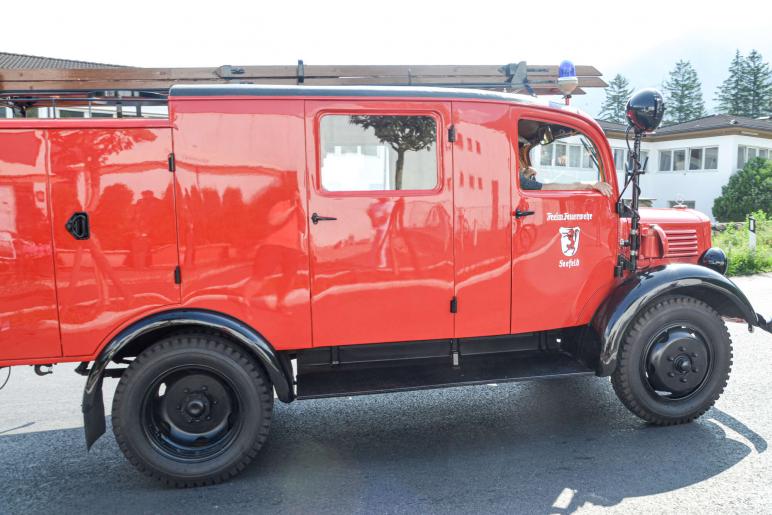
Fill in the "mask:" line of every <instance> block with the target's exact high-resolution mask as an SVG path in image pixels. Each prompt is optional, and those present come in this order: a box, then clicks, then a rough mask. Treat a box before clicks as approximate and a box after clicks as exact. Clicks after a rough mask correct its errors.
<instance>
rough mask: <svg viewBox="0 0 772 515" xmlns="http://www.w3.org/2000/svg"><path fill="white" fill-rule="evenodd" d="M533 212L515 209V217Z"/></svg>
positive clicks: (529, 214) (532, 212) (521, 216)
mask: <svg viewBox="0 0 772 515" xmlns="http://www.w3.org/2000/svg"><path fill="white" fill-rule="evenodd" d="M534 213H535V211H520V210H519V209H515V218H523V217H524V216H531V215H532V214H534Z"/></svg>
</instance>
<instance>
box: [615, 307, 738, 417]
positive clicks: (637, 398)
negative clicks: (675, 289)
mask: <svg viewBox="0 0 772 515" xmlns="http://www.w3.org/2000/svg"><path fill="white" fill-rule="evenodd" d="M700 349H704V350H705V351H706V352H703V351H702V350H700ZM731 368H732V340H731V339H730V337H729V332H728V331H727V329H726V325H725V324H724V321H723V320H722V319H721V317H720V315H719V314H718V313H717V312H716V311H715V310H714V309H713V308H711V307H710V306H708V305H707V304H705V303H704V302H702V301H700V300H697V299H694V298H692V297H685V296H673V297H668V298H666V299H663V300H660V301H657V302H656V303H655V304H654V305H652V306H651V307H649V308H647V309H646V310H645V311H644V312H643V313H642V314H641V315H639V316H638V318H637V319H636V320H635V321H634V322H633V324H632V327H631V328H630V330H629V331H628V333H627V335H626V336H625V338H624V341H623V343H622V346H621V347H620V349H619V353H618V355H617V368H616V370H615V371H614V373H613V374H612V376H611V383H612V385H613V386H614V391H615V392H616V394H617V396H618V397H619V399H620V400H621V401H622V403H623V404H624V405H625V406H626V407H627V408H628V409H629V410H630V411H632V412H633V413H634V414H635V415H637V416H639V417H640V418H642V419H644V420H646V421H648V422H651V423H652V424H656V425H661V426H669V425H674V424H683V423H686V422H691V421H692V420H694V419H696V418H697V417H699V416H700V415H702V414H703V413H705V412H706V411H707V410H708V409H710V407H711V406H713V404H714V403H715V402H716V400H718V398H719V396H720V395H721V393H722V392H723V391H724V388H725V387H726V384H727V381H728V379H729V372H730V371H731Z"/></svg>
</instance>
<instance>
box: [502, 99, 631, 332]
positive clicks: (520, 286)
mask: <svg viewBox="0 0 772 515" xmlns="http://www.w3.org/2000/svg"><path fill="white" fill-rule="evenodd" d="M512 110H513V124H512V126H513V127H514V128H515V129H516V135H515V138H516V140H515V141H516V145H517V147H516V148H517V149H518V150H517V154H518V158H517V159H515V168H516V172H515V175H514V178H513V180H514V187H513V194H514V198H513V208H514V213H513V216H514V217H513V222H514V223H513V241H512V243H513V251H512V260H513V261H512V332H513V333H521V332H528V331H541V330H547V329H557V328H562V327H570V326H576V325H581V324H585V323H587V322H588V321H589V318H590V317H591V316H592V314H593V311H594V310H593V309H588V306H589V303H590V302H593V300H592V299H598V298H602V296H598V295H594V294H598V293H601V291H602V290H603V289H604V288H608V287H610V286H611V284H613V281H614V264H615V257H616V253H617V248H618V246H617V241H616V240H617V221H616V220H617V218H616V214H615V212H614V200H615V198H616V193H614V194H613V195H612V196H611V197H606V196H604V195H602V194H601V193H600V192H598V191H596V190H594V189H584V188H587V186H588V185H590V184H594V183H596V182H598V181H605V182H607V183H610V184H611V186H612V189H613V190H614V191H615V192H616V176H615V172H614V169H613V165H612V164H611V163H612V161H611V156H609V155H608V150H607V148H608V146H607V145H603V144H601V143H602V141H603V134H602V133H601V131H600V130H599V129H597V128H596V127H594V126H591V125H590V124H588V123H587V122H585V121H583V120H581V119H580V118H578V117H573V116H569V115H568V114H565V115H561V114H559V113H554V114H551V113H546V112H544V111H531V110H528V109H525V108H513V109H512ZM513 147H514V145H513ZM527 167H530V169H531V170H530V171H529V173H532V172H535V173H536V176H535V177H534V178H533V181H527V180H525V179H526V178H527V177H524V174H521V173H520V172H521V171H523V172H525V171H526V168H527ZM547 184H551V185H558V186H543V185H547ZM539 185H542V186H541V187H542V189H529V188H538V187H540V186H539ZM550 187H558V188H564V189H547V188H550ZM580 188H581V189H580Z"/></svg>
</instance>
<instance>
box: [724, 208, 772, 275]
mask: <svg viewBox="0 0 772 515" xmlns="http://www.w3.org/2000/svg"><path fill="white" fill-rule="evenodd" d="M753 216H754V218H756V251H755V252H751V251H750V249H748V234H749V233H748V223H747V222H746V223H743V224H734V223H728V224H726V226H725V227H726V228H725V229H724V230H723V231H715V230H714V231H713V246H714V247H720V248H721V249H723V250H724V252H726V255H727V257H728V258H729V269H728V270H727V272H726V275H728V276H735V275H751V274H758V273H761V272H772V220H770V219H769V217H768V216H767V215H766V214H765V213H764V211H757V212H755V213H753Z"/></svg>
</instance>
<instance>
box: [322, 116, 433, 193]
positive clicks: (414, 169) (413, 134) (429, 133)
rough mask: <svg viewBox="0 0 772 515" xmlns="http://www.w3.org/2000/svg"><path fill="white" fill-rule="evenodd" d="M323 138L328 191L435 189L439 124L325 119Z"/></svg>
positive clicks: (417, 119) (422, 119) (424, 119)
mask: <svg viewBox="0 0 772 515" xmlns="http://www.w3.org/2000/svg"><path fill="white" fill-rule="evenodd" d="M319 135H320V142H319V144H320V152H319V154H320V155H319V161H320V163H319V164H320V172H319V173H320V184H321V186H322V189H323V190H325V191H329V192H342V191H349V192H357V191H399V190H413V191H415V190H434V189H436V188H437V185H438V165H437V162H438V158H437V149H438V146H437V121H436V120H435V119H434V118H433V117H431V116H424V115H420V116H418V115H416V116H413V115H406V116H403V115H375V114H356V115H354V114H352V115H337V114H335V115H325V116H323V117H322V118H321V120H320V123H319Z"/></svg>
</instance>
